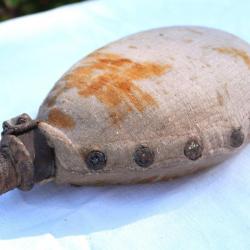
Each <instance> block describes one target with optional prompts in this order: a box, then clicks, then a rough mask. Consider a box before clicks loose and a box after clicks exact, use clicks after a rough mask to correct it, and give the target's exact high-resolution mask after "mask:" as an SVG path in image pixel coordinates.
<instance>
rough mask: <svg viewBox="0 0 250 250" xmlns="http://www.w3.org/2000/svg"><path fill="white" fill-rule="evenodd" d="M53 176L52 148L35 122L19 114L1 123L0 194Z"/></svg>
mask: <svg viewBox="0 0 250 250" xmlns="http://www.w3.org/2000/svg"><path fill="white" fill-rule="evenodd" d="M54 175H55V164H54V151H53V149H52V148H51V147H49V145H48V143H47V140H46V138H45V136H44V135H43V134H42V133H41V131H40V129H39V121H36V120H32V119H31V118H30V117H29V116H28V115H26V114H23V115H20V116H18V117H16V118H13V119H11V120H10V121H7V122H4V123H3V132H2V140H1V144H0V194H1V193H5V192H7V191H9V190H11V189H13V188H16V187H17V188H19V189H21V190H23V191H28V190H30V189H32V187H33V186H34V184H35V183H37V182H42V181H44V180H47V179H51V178H52V177H53V176H54Z"/></svg>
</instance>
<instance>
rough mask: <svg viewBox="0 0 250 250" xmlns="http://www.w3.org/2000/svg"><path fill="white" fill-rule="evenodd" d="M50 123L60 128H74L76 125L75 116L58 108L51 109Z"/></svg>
mask: <svg viewBox="0 0 250 250" xmlns="http://www.w3.org/2000/svg"><path fill="white" fill-rule="evenodd" d="M48 123H49V124H51V125H54V126H56V127H58V128H73V127H74V126H75V122H74V120H73V118H72V117H71V116H69V115H68V114H66V113H64V112H62V111H61V110H60V109H57V108H53V109H51V110H50V112H49V115H48Z"/></svg>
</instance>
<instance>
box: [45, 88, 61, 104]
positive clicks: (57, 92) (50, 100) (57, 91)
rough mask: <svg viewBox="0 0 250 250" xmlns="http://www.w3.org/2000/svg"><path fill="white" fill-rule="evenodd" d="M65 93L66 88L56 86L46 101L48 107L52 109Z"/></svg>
mask: <svg viewBox="0 0 250 250" xmlns="http://www.w3.org/2000/svg"><path fill="white" fill-rule="evenodd" d="M63 91H64V86H62V85H58V84H56V85H55V87H54V88H53V89H52V90H51V93H50V95H49V96H48V97H47V98H46V99H45V101H44V103H45V104H46V105H47V106H48V107H52V106H54V105H55V103H56V99H57V97H58V96H59V95H61V94H62V93H63Z"/></svg>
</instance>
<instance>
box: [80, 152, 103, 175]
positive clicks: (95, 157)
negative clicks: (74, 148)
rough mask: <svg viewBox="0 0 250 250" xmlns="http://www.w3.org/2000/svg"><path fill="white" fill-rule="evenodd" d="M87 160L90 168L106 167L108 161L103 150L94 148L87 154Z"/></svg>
mask: <svg viewBox="0 0 250 250" xmlns="http://www.w3.org/2000/svg"><path fill="white" fill-rule="evenodd" d="M85 162H86V164H87V166H88V168H89V169H91V170H99V169H103V168H104V167H105V165H106V163H107V157H106V155H105V154H104V153H103V152H101V151H97V150H93V151H91V152H89V153H88V154H87V156H86V159H85Z"/></svg>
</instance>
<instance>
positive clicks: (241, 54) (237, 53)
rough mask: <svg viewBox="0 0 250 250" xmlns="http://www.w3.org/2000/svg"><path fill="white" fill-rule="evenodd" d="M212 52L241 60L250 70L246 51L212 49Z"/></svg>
mask: <svg viewBox="0 0 250 250" xmlns="http://www.w3.org/2000/svg"><path fill="white" fill-rule="evenodd" d="M214 50H215V51H217V52H219V53H222V54H226V55H230V56H232V57H235V58H237V57H238V58H240V59H242V60H243V61H244V63H245V64H246V65H247V66H248V68H249V69H250V56H249V55H248V54H247V52H246V51H244V50H240V49H235V48H214Z"/></svg>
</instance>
